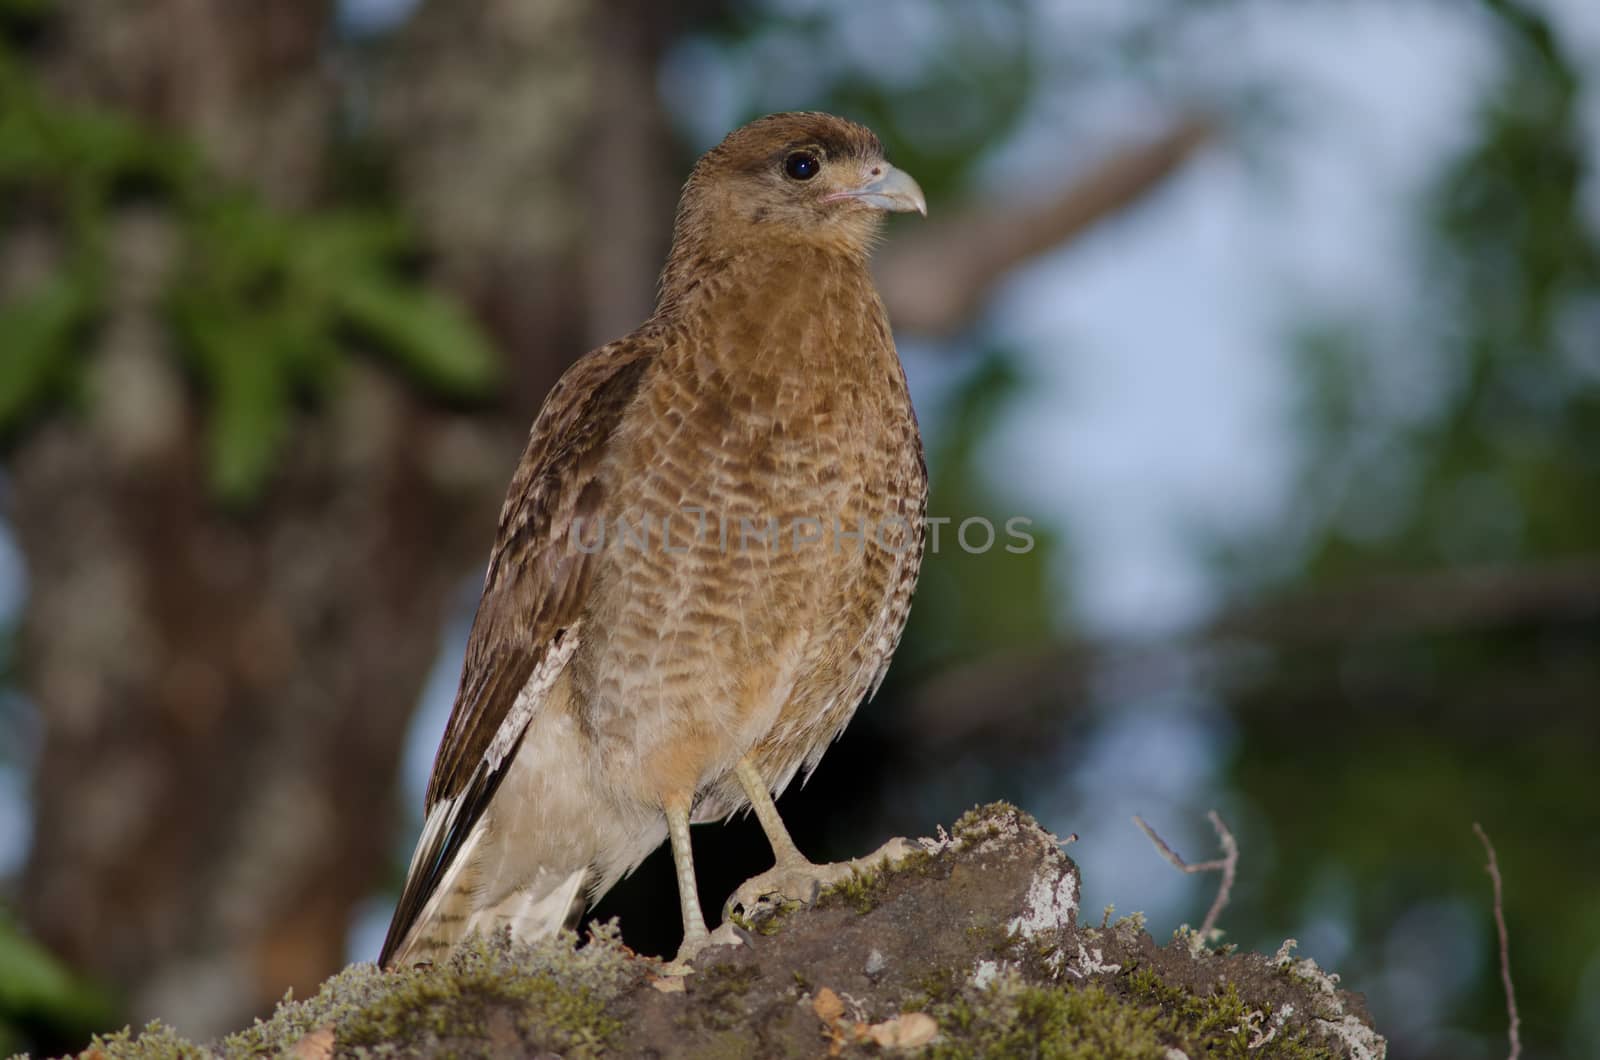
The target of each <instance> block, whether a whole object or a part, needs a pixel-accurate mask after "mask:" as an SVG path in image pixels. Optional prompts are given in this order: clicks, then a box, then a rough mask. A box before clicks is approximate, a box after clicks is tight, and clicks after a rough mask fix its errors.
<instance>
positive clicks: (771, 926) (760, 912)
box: [728, 899, 804, 936]
mask: <svg viewBox="0 0 1600 1060" xmlns="http://www.w3.org/2000/svg"><path fill="white" fill-rule="evenodd" d="M802 908H804V906H802V905H801V903H799V902H791V901H789V900H787V899H780V900H779V901H776V902H763V903H762V904H761V905H760V906H758V907H757V908H756V909H755V910H753V911H752V912H751V913H750V914H749V915H746V914H744V913H734V914H733V915H731V916H730V917H728V919H729V920H731V921H732V922H733V923H734V925H735V926H737V927H740V928H742V929H744V930H745V931H748V932H750V933H751V934H752V935H769V936H770V935H776V934H777V933H778V932H779V931H781V930H783V923H784V921H785V920H787V919H788V918H789V915H790V914H791V913H794V912H796V911H798V910H800V909H802Z"/></svg>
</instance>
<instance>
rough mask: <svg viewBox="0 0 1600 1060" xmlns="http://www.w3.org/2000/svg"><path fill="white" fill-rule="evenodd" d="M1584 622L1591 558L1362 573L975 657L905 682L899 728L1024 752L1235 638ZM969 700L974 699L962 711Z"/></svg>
mask: <svg viewBox="0 0 1600 1060" xmlns="http://www.w3.org/2000/svg"><path fill="white" fill-rule="evenodd" d="M1595 621H1600V558H1575V559H1571V560H1566V561H1562V562H1555V563H1549V564H1532V565H1528V566H1525V567H1489V568H1476V569H1474V568H1468V569H1464V570H1452V571H1437V572H1430V573H1426V574H1402V575H1392V576H1389V577H1385V578H1374V579H1368V580H1366V581H1361V582H1355V583H1350V584H1343V585H1337V586H1331V587H1328V588H1324V589H1317V590H1311V591H1301V592H1295V593H1289V594H1283V595H1280V596H1278V597H1276V598H1269V599H1266V600H1262V601H1251V602H1248V603H1244V604H1240V605H1237V606H1235V607H1232V608H1228V609H1225V610H1224V611H1223V612H1222V613H1221V614H1219V615H1218V616H1217V617H1215V618H1213V619H1212V620H1210V621H1209V622H1206V623H1205V624H1203V625H1201V626H1200V627H1199V628H1197V629H1194V630H1191V631H1187V632H1180V633H1176V634H1173V635H1169V636H1162V637H1153V638H1149V637H1101V638H1094V637H1087V638H1077V639H1072V640H1067V641H1062V642H1058V643H1056V644H1051V645H1047V646H1044V647H1042V648H1032V649H1029V650H1027V651H1021V652H1016V653H1008V654H1004V655H992V656H989V657H987V658H981V659H976V660H974V661H972V662H970V663H966V664H963V665H961V666H957V667H955V668H953V669H950V670H946V671H942V672H940V673H938V674H936V675H934V676H933V677H931V678H928V679H926V680H924V681H923V682H922V683H921V684H919V685H917V686H915V687H913V688H912V689H910V690H908V691H907V693H906V694H905V698H904V701H903V703H902V705H901V708H900V709H901V711H902V712H903V714H902V717H903V719H904V721H903V728H904V736H903V739H904V740H906V741H907V742H908V743H914V744H915V753H917V754H925V755H929V756H933V757H938V756H941V755H949V754H951V753H953V752H954V750H955V749H957V748H962V747H970V746H972V745H974V744H983V745H985V746H989V747H994V748H997V749H998V750H999V753H1002V754H1006V755H1025V754H1026V753H1027V752H1028V749H1029V748H1040V747H1046V746H1051V745H1052V744H1051V739H1050V737H1051V736H1052V735H1053V734H1055V733H1058V732H1059V730H1060V728H1061V727H1062V726H1063V725H1064V724H1066V723H1068V722H1069V721H1070V720H1071V719H1073V718H1074V717H1076V716H1078V715H1079V713H1080V712H1081V711H1082V710H1083V709H1084V707H1086V706H1087V704H1088V701H1089V699H1090V697H1091V695H1092V691H1093V689H1094V688H1095V687H1097V686H1098V687H1101V688H1107V687H1113V688H1116V689H1117V690H1118V691H1119V693H1121V694H1124V695H1126V696H1127V697H1128V698H1140V697H1142V696H1148V695H1151V694H1154V693H1159V692H1161V691H1164V690H1166V689H1169V688H1173V687H1177V686H1178V685H1180V684H1181V683H1183V682H1185V681H1187V680H1190V679H1193V678H1195V677H1197V676H1198V677H1206V676H1207V675H1212V676H1220V675H1221V673H1222V671H1223V670H1225V668H1226V667H1227V665H1228V664H1227V661H1226V656H1225V654H1219V650H1221V649H1226V648H1229V647H1231V646H1235V645H1237V644H1239V643H1240V642H1241V641H1245V642H1254V643H1259V644H1262V645H1267V646H1272V647H1286V646H1290V645H1296V644H1300V645H1316V644H1322V645H1336V644H1340V643H1346V642H1367V641H1371V640H1373V639H1375V638H1383V639H1403V638H1412V637H1422V636H1432V635H1441V634H1443V635H1448V634H1468V633H1478V632H1483V631H1486V630H1497V629H1506V628H1516V627H1545V626H1561V625H1567V624H1575V623H1584V622H1595ZM1558 677H1559V675H1558V674H1553V673H1552V674H1548V675H1547V678H1548V679H1549V681H1550V682H1551V688H1550V689H1549V690H1547V694H1548V695H1551V696H1554V697H1556V698H1557V699H1560V700H1561V701H1563V702H1566V701H1569V700H1573V699H1575V698H1576V697H1579V696H1582V695H1585V694H1586V693H1587V691H1588V685H1587V684H1586V683H1584V682H1583V681H1578V682H1576V683H1574V684H1570V685H1569V684H1563V683H1561V682H1560V681H1558V680H1557V678H1558ZM1328 691H1329V690H1328V689H1323V690H1322V694H1326V693H1327V692H1328ZM1478 691H1479V693H1481V694H1480V695H1478V696H1476V697H1474V698H1473V700H1472V701H1473V702H1478V701H1480V700H1481V701H1482V702H1483V704H1484V705H1485V706H1487V707H1492V706H1493V705H1494V704H1495V703H1497V702H1498V703H1504V702H1509V701H1511V700H1512V699H1514V698H1516V696H1513V694H1512V693H1513V692H1515V693H1516V694H1517V696H1523V697H1525V696H1527V695H1529V694H1531V692H1532V690H1529V689H1527V688H1526V687H1525V684H1524V683H1523V682H1520V681H1517V682H1513V685H1512V686H1510V687H1502V686H1498V685H1495V686H1492V687H1487V688H1479V689H1478ZM1335 694H1337V693H1336V690H1335ZM1291 698H1292V697H1286V698H1285V699H1284V704H1285V705H1287V704H1289V703H1290V702H1291ZM980 702H981V703H985V704H987V705H986V706H985V708H984V709H983V710H981V711H975V710H973V709H972V706H973V704H974V703H980Z"/></svg>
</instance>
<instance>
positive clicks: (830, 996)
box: [811, 987, 844, 1023]
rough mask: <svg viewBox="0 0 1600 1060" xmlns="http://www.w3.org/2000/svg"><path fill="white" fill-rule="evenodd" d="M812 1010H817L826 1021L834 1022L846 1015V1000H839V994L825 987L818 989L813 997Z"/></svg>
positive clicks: (819, 1016)
mask: <svg viewBox="0 0 1600 1060" xmlns="http://www.w3.org/2000/svg"><path fill="white" fill-rule="evenodd" d="M811 1011H813V1012H815V1013H816V1014H817V1017H818V1018H819V1019H821V1020H822V1021H823V1022H824V1023H832V1022H833V1021H834V1020H836V1019H838V1018H839V1017H840V1016H843V1015H844V1002H843V1001H841V1000H839V995H838V994H835V993H834V992H833V991H832V990H829V989H828V988H827V987H823V988H822V989H821V990H818V991H817V996H816V997H814V998H812V999H811Z"/></svg>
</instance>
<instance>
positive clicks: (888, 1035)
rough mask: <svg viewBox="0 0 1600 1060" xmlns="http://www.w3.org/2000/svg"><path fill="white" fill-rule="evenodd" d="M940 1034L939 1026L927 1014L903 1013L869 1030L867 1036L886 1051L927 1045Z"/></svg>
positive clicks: (874, 1025) (875, 1024)
mask: <svg viewBox="0 0 1600 1060" xmlns="http://www.w3.org/2000/svg"><path fill="white" fill-rule="evenodd" d="M938 1033H939V1024H938V1023H936V1022H934V1019H933V1017H932V1016H930V1015H928V1014H927V1013H926V1012H906V1013H902V1014H901V1015H899V1016H896V1017H895V1018H894V1019H891V1020H884V1021H883V1022H882V1023H874V1024H873V1025H872V1026H871V1027H868V1028H867V1036H868V1037H870V1038H871V1039H872V1040H873V1041H874V1042H876V1043H877V1044H878V1045H879V1046H881V1047H883V1048H885V1049H914V1048H916V1047H917V1046H919V1045H927V1044H928V1043H929V1042H931V1041H933V1039H934V1036H935V1035H937V1034H938Z"/></svg>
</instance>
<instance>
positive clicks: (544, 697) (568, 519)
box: [382, 114, 926, 964]
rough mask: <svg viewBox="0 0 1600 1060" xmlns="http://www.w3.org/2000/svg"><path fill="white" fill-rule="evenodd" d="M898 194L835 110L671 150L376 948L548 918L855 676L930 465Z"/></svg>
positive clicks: (807, 736) (806, 760)
mask: <svg viewBox="0 0 1600 1060" xmlns="http://www.w3.org/2000/svg"><path fill="white" fill-rule="evenodd" d="M797 158H800V159H801V161H799V162H797V161H796V159H797ZM805 158H809V159H810V160H811V162H812V163H814V165H809V166H808V165H807V164H806V163H805V161H804V159H805ZM908 208H915V209H921V197H920V192H918V191H916V188H915V184H914V182H911V181H910V180H909V178H906V177H904V175H903V174H901V173H899V171H897V170H894V169H893V167H890V166H889V165H888V164H887V163H886V162H885V161H884V159H883V153H882V148H881V146H880V145H879V143H878V141H877V138H876V137H874V136H873V135H872V133H871V132H870V131H868V130H867V129H865V128H863V127H861V126H859V125H855V124H853V123H850V122H847V121H844V120H843V119H839V118H835V117H832V116H830V115H824V114H780V115H773V116H771V117H768V118H765V119H762V120H760V121H757V122H754V123H752V124H750V125H748V126H745V127H744V128H741V129H739V130H736V131H735V132H734V133H732V134H730V135H729V136H728V138H727V139H726V140H724V141H723V143H722V144H720V145H719V146H717V147H716V148H714V149H713V150H711V151H710V152H708V153H707V154H706V155H705V156H704V157H703V158H702V159H701V160H700V162H699V163H698V164H697V165H696V167H695V169H694V171H693V173H692V174H691V176H690V178H689V181H688V183H687V184H686V185H685V187H684V191H683V195H682V197H681V200H680V203H679V212H678V219H677V223H676V226H675V229H674V238H673V249H672V252H671V255H670V257H669V259H668V262H667V266H666V269H665V271H664V273H663V276H662V282H661V296H660V300H659V303H658V306H657V309H656V312H655V313H654V315H653V316H652V317H651V318H650V319H649V320H648V321H646V322H645V324H643V325H642V326H641V327H640V328H639V329H638V330H637V331H635V332H634V333H633V334H631V335H629V336H627V337H626V338H624V339H622V340H620V341H618V342H615V343H612V344H611V345H608V346H604V347H601V348H600V349H598V350H595V351H593V352H592V353H590V354H588V355H587V356H585V357H584V358H582V359H581V360H579V361H578V362H577V363H576V364H574V365H573V367H572V368H571V369H570V370H569V371H568V372H567V373H566V374H565V375H564V376H563V377H562V379H561V381H560V382H559V383H557V385H556V386H555V388H554V389H553V390H552V391H551V393H550V394H549V396H548V397H547V398H546V400H545V404H544V407H543V409H542V410H541V412H540V414H539V416H538V418H537V420H536V421H535V423H534V425H533V429H532V432H531V434H530V437H529V441H528V446H527V449H526V451H525V452H524V453H523V457H522V461H521V463H520V465H519V466H518V469H517V472H516V475H515V477H514V478H513V480H512V483H511V487H510V491H509V493H508V496H507V499H506V503H505V506H504V508H503V510H502V512H501V517H500V524H499V530H498V534H497V537H496V541H495V546H494V549H493V552H492V554H491V556H490V560H489V567H488V572H487V575H486V577H485V582H484V590H483V596H482V599H481V601H480V603H479V607H478V613H477V617H476V619H475V621H474V623H473V628H472V633H471V637H470V639H469V642H468V647H467V656H466V661H465V665H464V667H463V672H462V678H461V684H460V689H459V691H458V693H457V697H456V702H455V706H454V709H453V710H452V712H451V717H450V721H449V724H448V726H447V728H446V732H445V736H444V739H443V741H442V742H441V745H440V748H439V753H438V757H437V759H436V761H435V763H434V770H433V775H432V778H431V780H430V782H429V787H428V795H427V808H428V811H429V818H428V824H427V826H426V827H425V830H424V835H423V837H422V840H421V841H420V842H419V845H418V850H417V854H416V856H415V858H414V859H413V863H412V867H411V872H410V874H409V876H408V879H407V883H406V888H405V891H404V893H403V895H402V898H401V901H400V905H399V907H398V908H397V910H396V913H395V918H394V921H393V923H392V924H391V927H390V931H389V937H388V939H387V940H386V942H385V945H384V953H383V958H382V959H383V961H384V963H386V964H389V963H401V962H404V961H407V960H414V959H420V958H424V957H428V956H431V955H433V954H436V953H439V952H443V951H444V950H447V949H448V948H449V947H450V946H451V945H453V944H454V942H455V941H457V940H458V939H459V938H460V937H461V936H462V934H463V933H464V932H465V931H467V930H470V929H474V928H478V929H483V928H490V927H498V926H510V927H511V928H512V929H513V931H516V932H519V933H528V932H529V931H532V932H535V933H537V932H538V931H542V930H547V929H549V928H550V927H551V926H553V925H555V924H558V923H559V922H561V921H563V920H566V919H568V918H569V917H570V916H571V915H573V914H574V913H575V912H576V911H578V910H581V904H582V901H583V900H584V898H585V897H587V898H590V899H592V898H594V897H596V896H597V895H598V894H599V893H601V892H603V891H604V890H605V889H607V888H609V887H610V886H611V885H612V884H613V883H614V882H615V881H616V880H617V879H618V878H619V877H620V876H621V875H623V874H624V873H626V872H628V871H631V869H632V868H633V867H634V866H635V865H636V864H637V863H638V861H639V860H640V859H641V858H643V857H644V855H645V854H647V853H648V852H649V851H650V850H651V849H653V848H654V847H655V846H656V845H658V844H659V843H660V841H661V838H662V837H663V836H664V835H665V834H666V824H665V821H666V819H667V818H668V817H671V815H672V814H673V813H674V812H676V813H677V814H678V815H679V817H680V818H683V819H684V820H685V822H686V815H687V813H689V812H692V813H693V815H694V819H696V820H709V819H715V818H718V817H722V816H726V815H727V814H729V813H732V812H734V811H736V810H739V809H742V808H744V807H745V806H747V805H749V804H750V796H749V795H748V794H747V792H748V789H747V788H742V787H741V784H740V782H739V780H738V778H737V777H736V774H735V767H736V765H737V764H738V763H739V762H740V761H741V760H745V761H747V762H748V763H750V764H752V765H753V766H754V768H755V770H756V772H757V773H758V774H759V776H760V777H761V778H762V780H763V782H764V787H766V788H769V789H771V790H774V791H781V790H782V789H783V787H784V786H785V785H787V784H788V782H789V781H790V780H791V779H792V778H793V777H794V775H795V773H796V772H797V771H798V770H799V769H800V768H802V767H814V766H815V764H816V762H817V761H818V760H819V759H820V758H821V756H822V753H823V751H824V750H825V749H826V747H827V746H828V744H829V743H830V742H831V741H832V739H833V738H834V737H836V736H837V735H838V734H839V732H840V731H842V730H843V728H844V726H845V725H846V724H847V723H848V721H849V719H850V716H851V715H852V713H853V712H854V710H855V709H856V707H857V705H858V704H859V703H860V702H861V700H862V699H863V697H864V696H866V695H867V694H869V693H870V692H871V691H872V690H873V689H875V688H876V685H877V683H878V682H879V681H880V680H881V679H882V676H883V672H884V670H885V669H886V667H887V666H888V662H889V657H890V656H891V654H892V653H893V651H894V647H895V645H896V643H897V642H898V639H899V636H900V631H901V629H902V628H903V626H904V623H905V618H906V614H907V611H908V610H909V607H910V599H911V593H912V589H913V588H914V585H915V581H916V575H917V570H918V567H919V564H920V561H921V554H922V516H923V509H924V502H925V497H926V473H925V470H924V467H923V461H922V447H921V442H920V439H919V436H918V433H917V427H916V420H915V417H914V415H913V412H912V408H911V403H910V399H909V397H908V396H907V393H906V387H905V378H904V374H903V372H902V370H901V366H900V362H899V359H898V357H897V355H896V353H895V349H894V344H893V341H892V339H891V337H890V333H889V327H888V322H887V319H886V317H885V314H884V310H883V306H882V303H881V302H880V301H879V299H878V296H877V294H876V292H875V290H874V289H873V286H872V282H871V279H870V276H869V274H868V271H867V257H868V254H869V252H870V249H871V246H872V243H873V241H874V239H875V237H876V233H877V230H878V227H879V224H880V221H881V214H882V212H883V210H885V209H908ZM784 838H785V839H786V838H787V837H786V836H785V837H784ZM682 864H683V863H682V862H680V866H681V865H682ZM691 871H692V870H691ZM691 882H692V881H691ZM562 888H565V889H562ZM569 899H570V900H569ZM685 900H686V901H688V899H687V898H686V899H685ZM541 903H542V904H541ZM530 910H532V911H530ZM685 915H686V930H687V927H688V911H687V907H686V914H685ZM694 915H695V916H696V917H698V906H697V905H696V907H695V909H694ZM529 924H535V925H536V926H534V927H532V928H530V927H529V926H528V925H529Z"/></svg>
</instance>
